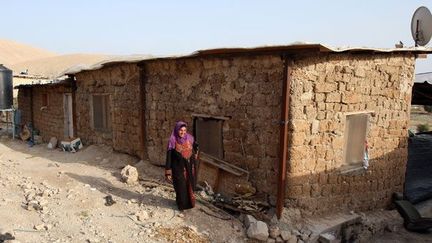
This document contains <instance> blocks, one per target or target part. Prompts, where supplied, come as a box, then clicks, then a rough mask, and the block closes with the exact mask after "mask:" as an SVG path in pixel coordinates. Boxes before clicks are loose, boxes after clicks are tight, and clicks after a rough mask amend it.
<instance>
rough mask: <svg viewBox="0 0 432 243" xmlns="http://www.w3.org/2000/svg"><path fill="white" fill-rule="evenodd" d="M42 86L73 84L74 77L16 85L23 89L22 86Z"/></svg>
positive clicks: (16, 87)
mask: <svg viewBox="0 0 432 243" xmlns="http://www.w3.org/2000/svg"><path fill="white" fill-rule="evenodd" d="M41 86H49V87H53V86H72V79H71V78H66V79H62V80H52V81H49V82H40V83H32V84H20V85H17V86H15V87H14V89H21V88H30V87H41Z"/></svg>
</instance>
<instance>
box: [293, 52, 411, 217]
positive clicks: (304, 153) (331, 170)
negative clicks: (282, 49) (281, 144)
mask: <svg viewBox="0 0 432 243" xmlns="http://www.w3.org/2000/svg"><path fill="white" fill-rule="evenodd" d="M414 64H415V59H414V57H413V56H412V55H410V54H409V55H408V54H407V55H402V54H401V55H395V54H393V55H367V54H363V55H349V54H348V55H347V54H334V55H320V56H318V57H316V56H314V57H306V58H302V59H298V60H294V61H293V62H292V80H293V82H292V96H291V99H290V101H291V107H290V109H291V114H290V117H291V122H290V134H289V136H290V148H289V155H290V162H289V172H288V178H289V179H288V183H287V199H290V200H288V202H289V203H288V206H295V207H300V208H301V209H303V211H305V212H308V213H320V212H326V211H330V210H343V209H350V210H353V209H359V210H370V209H375V208H382V207H384V206H386V205H388V204H389V201H390V198H391V194H392V193H393V192H400V191H403V183H404V180H405V179H404V176H405V168H406V161H407V134H408V122H409V114H410V104H411V89H412V85H413V74H414ZM362 111H369V112H372V113H371V117H370V119H369V130H368V134H367V141H368V144H369V158H370V167H369V169H368V170H367V171H363V172H361V173H357V174H344V173H343V171H342V170H341V168H343V160H344V157H343V156H344V151H343V150H344V133H345V130H344V129H345V116H346V114H348V113H350V112H362Z"/></svg>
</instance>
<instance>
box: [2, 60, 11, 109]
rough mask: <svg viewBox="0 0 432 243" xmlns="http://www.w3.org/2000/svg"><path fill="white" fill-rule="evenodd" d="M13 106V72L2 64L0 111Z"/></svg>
mask: <svg viewBox="0 0 432 243" xmlns="http://www.w3.org/2000/svg"><path fill="white" fill-rule="evenodd" d="M12 106H13V87H12V70H10V69H8V68H6V67H5V66H3V64H0V110H2V109H9V108H12Z"/></svg>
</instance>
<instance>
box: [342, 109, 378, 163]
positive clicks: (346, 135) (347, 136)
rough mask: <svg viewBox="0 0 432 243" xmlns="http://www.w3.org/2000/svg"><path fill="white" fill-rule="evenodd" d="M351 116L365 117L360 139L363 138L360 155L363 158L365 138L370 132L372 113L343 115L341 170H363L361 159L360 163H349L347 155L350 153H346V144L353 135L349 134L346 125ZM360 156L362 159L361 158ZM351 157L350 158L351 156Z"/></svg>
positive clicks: (362, 112)
mask: <svg viewBox="0 0 432 243" xmlns="http://www.w3.org/2000/svg"><path fill="white" fill-rule="evenodd" d="M352 116H366V117H365V119H366V120H365V121H366V124H365V126H364V128H362V130H364V131H362V132H361V133H362V138H364V139H363V140H364V142H363V143H362V154H363V156H364V152H365V142H366V141H367V137H368V133H369V130H370V124H371V121H370V120H371V117H372V116H373V112H371V111H361V112H351V113H346V114H345V127H344V134H343V136H344V147H343V161H342V168H343V170H350V169H357V168H363V159H361V160H360V161H349V155H348V154H347V153H349V152H350V151H348V143H349V141H350V140H351V138H350V136H353V134H352V133H351V134H350V130H351V128H350V127H349V125H348V123H349V117H352ZM363 156H362V158H363ZM351 157H352V156H351Z"/></svg>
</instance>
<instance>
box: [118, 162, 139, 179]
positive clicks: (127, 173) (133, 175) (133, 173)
mask: <svg viewBox="0 0 432 243" xmlns="http://www.w3.org/2000/svg"><path fill="white" fill-rule="evenodd" d="M120 174H121V179H122V181H123V182H125V183H127V184H136V183H137V182H138V170H137V169H136V168H135V167H133V166H131V165H127V166H125V167H124V168H123V169H122V170H121V172H120Z"/></svg>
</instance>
